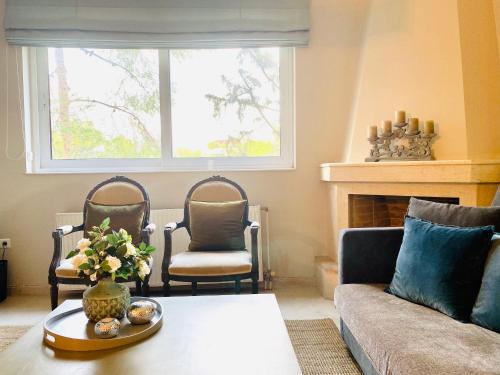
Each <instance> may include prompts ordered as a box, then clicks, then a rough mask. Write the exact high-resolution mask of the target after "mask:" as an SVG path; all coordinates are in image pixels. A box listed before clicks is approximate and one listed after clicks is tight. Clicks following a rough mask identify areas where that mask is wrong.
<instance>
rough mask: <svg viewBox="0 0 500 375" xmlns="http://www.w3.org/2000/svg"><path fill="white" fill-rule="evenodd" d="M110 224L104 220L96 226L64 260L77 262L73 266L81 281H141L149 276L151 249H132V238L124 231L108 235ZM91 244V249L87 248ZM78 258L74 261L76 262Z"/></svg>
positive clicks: (140, 247) (107, 220)
mask: <svg viewBox="0 0 500 375" xmlns="http://www.w3.org/2000/svg"><path fill="white" fill-rule="evenodd" d="M109 225H110V220H109V218H106V219H104V220H103V222H102V223H101V224H100V225H99V226H95V227H93V228H92V230H91V231H89V232H88V233H89V237H90V238H89V240H90V241H87V240H85V239H82V241H86V244H85V245H82V248H81V249H75V250H73V251H71V252H70V253H69V254H68V256H67V257H66V258H67V259H72V258H74V259H73V260H76V261H77V262H74V263H73V265H76V267H77V268H78V271H79V272H78V275H79V276H80V277H88V278H90V280H91V281H96V280H99V279H101V278H104V277H111V278H112V279H113V280H115V278H122V279H125V280H127V279H128V278H129V277H130V276H139V277H140V278H141V279H144V277H145V276H146V275H147V274H149V272H150V269H149V266H148V264H149V262H150V260H151V254H152V253H153V252H154V251H155V250H156V249H155V247H154V246H150V245H149V246H147V245H146V244H145V243H141V244H140V245H139V247H137V248H136V247H134V246H133V245H132V236H130V235H129V234H128V233H127V232H126V231H125V230H124V229H120V230H119V231H118V232H115V231H111V233H109V231H110V226H109ZM89 242H90V246H86V245H87V244H88V243H89ZM76 257H77V258H76Z"/></svg>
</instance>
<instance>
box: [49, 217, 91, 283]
mask: <svg viewBox="0 0 500 375" xmlns="http://www.w3.org/2000/svg"><path fill="white" fill-rule="evenodd" d="M82 230H83V224H81V225H77V226H73V225H63V226H61V227H59V228H56V230H55V231H54V232H52V238H53V239H54V252H53V254H52V260H51V261H50V266H49V284H51V285H53V284H57V277H56V268H57V267H58V266H59V262H60V261H61V251H62V238H63V237H64V236H66V235H68V234H70V233H75V232H79V231H82Z"/></svg>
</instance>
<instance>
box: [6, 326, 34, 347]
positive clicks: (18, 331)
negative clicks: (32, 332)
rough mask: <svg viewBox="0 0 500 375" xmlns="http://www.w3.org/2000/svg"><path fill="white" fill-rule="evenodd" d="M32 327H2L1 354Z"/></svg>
mask: <svg viewBox="0 0 500 375" xmlns="http://www.w3.org/2000/svg"><path fill="white" fill-rule="evenodd" d="M30 328H31V326H0V352H3V351H4V350H5V349H7V347H8V346H9V345H10V344H12V343H14V342H16V340H17V339H18V338H19V337H21V336H22V335H24V334H25V333H26V331H27V330H28V329H30Z"/></svg>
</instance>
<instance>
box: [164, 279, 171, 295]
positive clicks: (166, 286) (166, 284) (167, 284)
mask: <svg viewBox="0 0 500 375" xmlns="http://www.w3.org/2000/svg"><path fill="white" fill-rule="evenodd" d="M163 297H170V281H166V282H164V283H163Z"/></svg>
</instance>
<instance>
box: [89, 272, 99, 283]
mask: <svg viewBox="0 0 500 375" xmlns="http://www.w3.org/2000/svg"><path fill="white" fill-rule="evenodd" d="M96 280H97V272H94V273H93V274H92V275H90V281H96Z"/></svg>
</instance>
